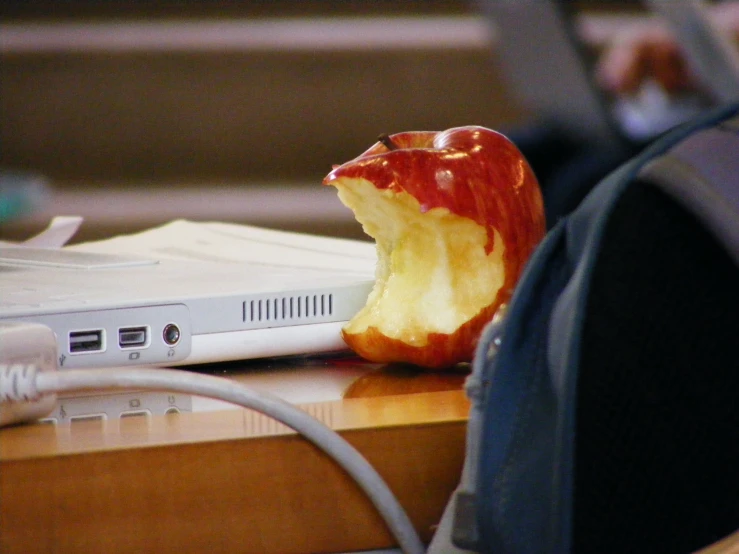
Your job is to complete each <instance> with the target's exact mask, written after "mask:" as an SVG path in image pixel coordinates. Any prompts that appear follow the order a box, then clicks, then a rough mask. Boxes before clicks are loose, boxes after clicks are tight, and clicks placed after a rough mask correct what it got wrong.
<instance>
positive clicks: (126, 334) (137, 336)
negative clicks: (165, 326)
mask: <svg viewBox="0 0 739 554" xmlns="http://www.w3.org/2000/svg"><path fill="white" fill-rule="evenodd" d="M148 345H149V328H148V327H146V326H143V327H121V328H120V329H118V346H120V347H121V348H143V347H146V346H148Z"/></svg>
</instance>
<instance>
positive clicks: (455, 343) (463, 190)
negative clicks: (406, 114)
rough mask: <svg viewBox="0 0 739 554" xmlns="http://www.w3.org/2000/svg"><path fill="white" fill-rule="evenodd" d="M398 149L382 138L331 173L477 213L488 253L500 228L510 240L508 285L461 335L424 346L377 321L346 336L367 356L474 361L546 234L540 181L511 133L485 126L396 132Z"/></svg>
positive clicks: (424, 203) (437, 363)
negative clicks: (380, 326) (485, 330)
mask: <svg viewBox="0 0 739 554" xmlns="http://www.w3.org/2000/svg"><path fill="white" fill-rule="evenodd" d="M390 139H391V141H392V143H393V144H395V145H396V147H397V148H396V149H393V150H390V149H388V147H387V146H385V145H384V144H383V143H381V142H378V143H376V144H375V145H373V146H372V147H371V148H370V149H369V150H367V151H366V152H364V153H363V154H361V155H360V156H359V157H357V158H355V159H354V160H351V161H349V162H347V163H345V164H343V165H340V166H337V167H335V168H334V169H333V171H331V173H329V174H328V175H327V176H326V178H325V179H324V181H323V183H324V184H325V185H330V184H332V182H333V181H334V180H336V179H339V178H341V177H349V178H363V179H366V180H367V181H370V182H371V183H372V184H374V186H375V187H376V188H378V189H389V190H391V191H393V192H401V191H405V192H407V193H408V194H410V195H411V196H413V197H414V198H416V200H418V202H419V204H420V206H421V211H428V210H431V209H433V208H446V209H448V210H449V211H450V212H452V213H455V214H457V215H459V216H462V217H466V218H469V219H472V220H473V221H475V222H476V223H478V224H479V225H481V226H482V227H484V228H485V229H486V232H487V244H486V245H485V251H486V253H488V254H489V253H490V252H492V250H493V249H494V248H495V244H494V243H493V241H494V230H497V231H498V233H499V234H500V237H501V239H502V241H503V243H504V245H505V252H504V256H503V261H504V266H505V279H504V284H503V286H502V287H501V289H500V290H499V291H498V293H497V295H496V298H495V300H494V302H493V303H492V304H490V305H488V306H483V307H481V310H480V312H479V313H478V314H477V315H476V316H475V317H473V318H472V319H470V320H468V321H467V322H466V323H465V324H463V325H462V326H461V327H459V328H458V329H457V330H456V331H455V332H454V333H453V334H451V335H445V334H435V333H431V334H429V337H428V343H427V344H426V345H424V346H420V347H416V346H412V345H409V344H406V343H404V342H402V341H401V340H398V339H393V338H390V337H387V336H385V335H383V334H382V333H381V332H380V331H379V330H378V329H377V328H375V327H369V328H368V329H367V331H366V332H364V333H361V334H354V335H348V334H347V333H344V340H345V341H346V342H347V344H348V345H349V346H350V347H351V348H352V349H353V350H354V351H355V352H356V353H357V354H359V355H360V356H362V357H365V358H367V359H370V360H372V361H378V362H391V361H407V362H410V363H414V364H418V365H422V366H426V367H436V368H441V367H449V366H450V365H453V364H455V363H458V362H464V361H470V360H471V359H472V356H473V355H474V351H475V346H476V343H477V340H478V338H479V335H480V333H481V331H482V329H483V327H484V326H485V325H486V324H487V323H488V322H489V321H490V320H491V319H492V317H493V316H494V315H495V313H496V312H497V311H498V309H499V308H500V306H501V305H503V304H506V303H507V302H508V301H509V300H510V297H511V294H512V292H513V289H514V288H515V286H516V283H517V281H518V279H519V277H520V275H521V273H522V271H523V269H524V267H525V265H526V262H527V261H528V258H529V256H530V255H531V253H532V252H533V250H534V248H535V247H536V245H537V244H538V243H539V242H540V241H541V239H542V238H543V236H544V234H545V229H546V227H545V219H544V208H543V201H542V196H541V191H540V189H539V184H538V181H537V179H536V177H535V175H534V173H533V171H532V169H531V167H530V166H529V164H528V162H527V161H526V159H525V158H524V157H523V155H522V154H521V152H520V151H519V150H518V148H517V147H516V146H515V145H514V144H513V143H512V142H511V141H510V140H509V139H508V138H507V137H505V136H504V135H502V134H501V133H498V132H496V131H493V130H491V129H487V128H484V127H479V126H466V127H455V128H452V129H448V130H446V131H442V132H427V131H415V132H405V133H397V134H394V135H391V136H390Z"/></svg>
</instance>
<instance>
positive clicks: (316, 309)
mask: <svg viewBox="0 0 739 554" xmlns="http://www.w3.org/2000/svg"><path fill="white" fill-rule="evenodd" d="M333 311H334V298H333V295H332V294H313V295H307V296H283V297H278V298H264V299H262V300H248V301H246V302H244V321H245V322H260V321H263V322H267V321H285V320H300V319H308V318H316V317H327V316H330V315H332V314H333Z"/></svg>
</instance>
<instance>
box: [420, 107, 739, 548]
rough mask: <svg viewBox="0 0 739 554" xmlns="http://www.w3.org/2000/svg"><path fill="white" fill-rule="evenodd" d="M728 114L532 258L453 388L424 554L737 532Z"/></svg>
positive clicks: (733, 174)
mask: <svg viewBox="0 0 739 554" xmlns="http://www.w3.org/2000/svg"><path fill="white" fill-rule="evenodd" d="M737 346H739V105H734V106H731V107H728V108H727V107H724V108H721V109H719V110H717V111H714V112H712V113H710V114H707V115H706V116H705V117H702V118H701V119H700V120H699V121H695V122H691V123H689V124H686V125H683V126H680V127H678V128H676V129H674V130H673V131H671V132H670V133H669V134H667V135H665V136H663V137H662V138H660V139H659V140H658V141H656V142H655V143H654V144H653V145H651V146H650V147H649V148H647V149H646V150H645V151H643V152H642V153H641V154H640V155H638V156H637V157H636V158H634V159H632V160H631V161H630V162H628V163H626V164H625V165H623V166H621V167H620V168H619V169H618V170H616V171H615V172H613V173H612V174H611V175H610V176H608V177H607V178H606V179H605V180H603V181H601V182H600V183H599V184H598V185H597V186H595V188H594V189H593V190H592V191H591V193H590V194H589V195H588V196H587V198H586V199H585V201H584V202H583V203H582V204H581V205H580V206H579V207H578V208H577V209H576V210H575V211H574V212H573V213H571V214H570V215H569V216H567V217H566V218H564V219H563V220H561V221H560V222H559V223H558V224H557V225H556V226H555V227H554V228H553V229H552V230H551V231H550V232H549V233H548V234H547V236H546V237H545V239H544V241H543V242H542V243H541V245H540V246H539V248H538V249H537V250H536V252H535V253H534V255H533V257H532V258H531V260H530V262H529V264H528V266H527V268H526V270H525V272H524V274H523V276H522V278H521V280H520V282H519V284H518V286H517V288H516V291H515V294H514V296H513V298H512V301H511V303H510V306H509V309H508V311H507V314H506V316H505V318H504V319H503V321H502V323H499V324H497V323H496V324H491V325H490V326H489V327H488V328H487V329H486V331H485V332H484V334H483V336H482V338H481V340H480V342H479V345H478V350H477V354H476V357H475V360H474V363H473V373H472V375H471V376H470V378H469V379H468V383H467V390H468V394H469V396H470V398H471V400H472V403H473V404H472V408H471V412H470V419H469V425H468V444H467V454H466V461H465V468H464V472H463V476H462V480H461V483H460V485H459V488H458V490H457V492H456V494H455V495H454V496H453V498H452V500H451V501H450V504H449V506H448V507H447V510H446V513H445V515H444V519H443V521H442V523H441V526H440V528H439V531H438V532H437V534H436V538H435V540H434V543H433V544H432V546H431V549H430V552H453V551H459V550H456V549H467V550H472V551H475V552H491V553H495V554H505V553H539V552H545V553H569V552H588V553H591V552H592V553H596V552H597V553H603V552H691V551H694V550H697V549H700V548H702V547H704V546H706V545H709V544H711V543H713V542H714V541H717V540H719V539H721V538H723V537H725V536H727V535H729V534H731V533H732V532H734V531H735V530H737V529H739V349H738V348H737Z"/></svg>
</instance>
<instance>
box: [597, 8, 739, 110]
mask: <svg viewBox="0 0 739 554" xmlns="http://www.w3.org/2000/svg"><path fill="white" fill-rule="evenodd" d="M708 16H709V19H710V20H711V22H712V23H713V25H714V26H715V27H716V28H717V29H718V30H719V31H720V32H723V33H725V34H726V35H727V36H728V37H729V38H730V39H731V40H732V42H733V43H734V44H739V1H737V0H731V1H726V2H721V3H717V4H711V5H709V6H708ZM596 76H597V79H598V83H599V84H600V86H602V87H603V88H604V89H605V90H606V91H607V92H609V93H612V94H614V95H620V96H621V95H627V96H628V95H634V94H636V93H637V92H638V91H639V90H640V89H641V87H643V86H644V85H645V83H647V82H649V81H653V82H655V83H657V84H658V85H659V86H660V87H661V88H662V89H663V90H664V91H665V92H666V93H668V94H683V93H696V92H705V91H703V90H702V88H703V87H702V85H701V83H700V80H699V79H698V78H697V76H696V75H695V74H694V72H693V71H691V69H690V66H689V65H688V63H687V61H686V59H685V56H684V54H683V51H682V49H681V47H680V44H679V42H678V40H677V39H676V37H675V36H674V34H673V33H672V32H671V31H670V30H669V29H668V28H667V27H666V26H665V25H664V24H663V23H662V22H660V21H657V20H654V21H648V22H638V23H634V24H632V25H629V26H627V27H626V28H624V29H623V30H621V31H620V32H619V33H617V35H616V36H615V37H614V39H613V40H612V41H611V42H610V43H609V44H607V45H606V47H605V49H604V52H603V54H602V55H601V57H600V59H599V61H598V64H597V67H596Z"/></svg>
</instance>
